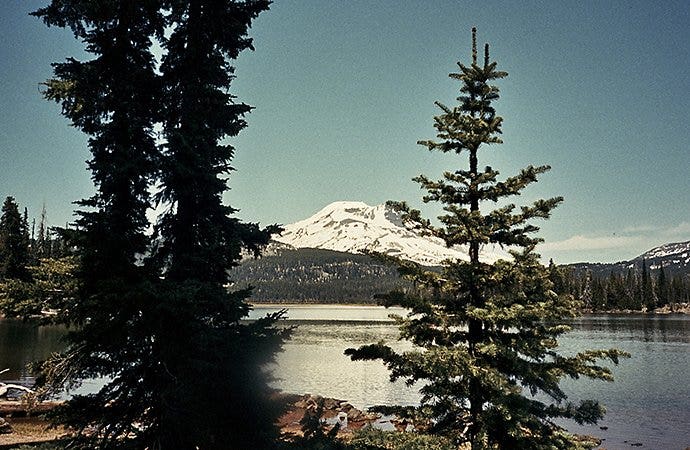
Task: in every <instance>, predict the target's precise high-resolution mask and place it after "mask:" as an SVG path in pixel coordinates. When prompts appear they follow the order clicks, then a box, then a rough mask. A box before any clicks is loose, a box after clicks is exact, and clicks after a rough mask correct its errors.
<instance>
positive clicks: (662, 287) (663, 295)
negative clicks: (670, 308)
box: [656, 261, 671, 306]
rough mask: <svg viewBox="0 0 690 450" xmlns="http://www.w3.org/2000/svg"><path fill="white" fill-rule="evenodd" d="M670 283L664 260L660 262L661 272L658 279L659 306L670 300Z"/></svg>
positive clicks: (657, 294) (666, 303) (657, 295)
mask: <svg viewBox="0 0 690 450" xmlns="http://www.w3.org/2000/svg"><path fill="white" fill-rule="evenodd" d="M670 290H671V288H670V284H669V281H668V277H667V276H666V269H664V262H663V261H661V262H660V263H659V274H658V276H657V279H656V298H657V306H666V305H668V304H669V302H670V299H669V297H670Z"/></svg>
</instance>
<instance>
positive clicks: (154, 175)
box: [34, 0, 287, 449]
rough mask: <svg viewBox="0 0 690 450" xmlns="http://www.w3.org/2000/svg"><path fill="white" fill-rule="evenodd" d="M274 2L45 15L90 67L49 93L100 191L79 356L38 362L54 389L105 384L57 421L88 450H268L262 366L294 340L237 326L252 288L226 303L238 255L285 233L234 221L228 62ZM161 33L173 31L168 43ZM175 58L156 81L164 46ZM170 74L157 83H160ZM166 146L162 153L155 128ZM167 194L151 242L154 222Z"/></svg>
mask: <svg viewBox="0 0 690 450" xmlns="http://www.w3.org/2000/svg"><path fill="white" fill-rule="evenodd" d="M267 8H268V2H267V1H248V2H236V1H229V0H227V1H222V0H221V1H216V0H214V1H181V0H180V1H177V0H121V1H117V2H112V1H105V0H103V1H85V0H53V1H52V3H51V4H50V5H49V6H48V7H46V8H43V9H40V10H38V11H37V12H36V13H34V14H35V15H37V16H39V17H41V18H42V19H43V20H44V21H45V22H46V24H48V25H55V26H61V27H69V28H70V29H71V30H72V31H73V33H74V35H75V36H76V37H77V38H79V39H81V40H82V41H83V42H84V44H85V45H86V50H87V51H88V52H89V53H91V54H92V55H94V59H92V60H89V61H78V60H76V59H73V58H70V59H68V60H67V61H66V62H64V63H60V64H55V65H54V69H55V78H54V79H53V80H50V81H48V82H47V83H46V86H47V89H46V92H45V95H46V97H47V98H48V99H52V100H55V101H57V102H59V103H61V105H62V109H63V114H64V115H65V116H67V117H68V118H69V119H70V120H71V121H72V123H73V125H74V126H75V127H77V128H79V129H81V130H82V131H83V132H85V133H86V134H88V135H89V136H90V139H89V147H90V150H91V153H92V159H91V160H90V161H89V167H90V169H91V171H92V174H93V180H94V184H95V185H96V188H97V192H96V194H95V195H94V196H93V197H91V198H89V199H87V200H83V201H81V202H80V205H81V206H82V208H83V209H82V210H81V211H79V212H78V214H79V220H78V222H77V225H78V228H79V231H78V233H76V234H75V237H76V240H75V244H76V245H77V246H78V248H79V264H78V269H77V274H76V275H77V278H78V280H79V286H78V289H77V292H76V295H75V299H74V301H72V302H70V303H69V304H67V305H65V307H64V308H62V309H61V316H60V320H61V321H62V322H64V323H66V324H68V325H69V326H71V327H72V328H71V331H70V333H69V334H68V337H67V341H68V344H69V347H68V349H67V350H66V351H65V352H63V353H62V354H60V355H56V356H55V357H53V358H52V359H51V360H49V361H46V362H45V363H44V364H43V365H42V379H43V383H44V384H45V386H46V388H47V391H48V392H50V391H51V390H52V391H58V390H60V389H63V388H65V387H73V386H76V385H79V384H80V383H82V382H83V381H84V380H86V379H89V378H94V377H102V378H103V380H104V386H103V387H102V388H101V389H100V390H98V391H97V392H95V393H91V394H85V395H76V396H74V397H72V398H71V399H70V400H69V401H68V402H67V403H66V404H65V406H64V407H62V408H60V409H58V410H57V413H56V416H55V418H56V420H57V422H58V423H60V424H63V425H67V426H69V427H70V428H71V429H73V430H74V431H75V432H76V436H75V437H74V439H73V440H72V442H71V445H72V446H75V447H80V448H118V449H119V448H142V449H143V448H149V449H196V448H202V449H216V448H217V449H228V448H252V447H254V448H269V447H271V446H272V445H273V444H274V442H275V441H274V438H275V437H276V435H277V431H276V429H275V426H274V419H275V415H276V413H277V409H276V408H275V404H274V403H273V402H272V401H270V390H269V389H268V387H267V384H266V383H267V380H268V378H269V377H268V375H267V374H266V373H265V372H263V370H262V366H263V365H264V363H266V362H267V361H269V360H270V359H271V358H272V357H273V355H274V354H275V352H276V351H277V350H278V349H279V347H280V345H281V343H282V341H283V339H284V337H285V336H286V333H287V331H285V330H280V329H277V328H275V327H274V326H273V325H274V323H275V321H276V320H277V319H278V318H279V317H280V314H276V315H272V316H269V317H266V318H264V319H261V320H258V321H254V322H250V323H241V322H240V320H241V319H243V318H244V317H246V315H247V314H248V312H249V309H250V308H249V306H248V304H247V303H246V302H245V300H246V298H247V297H248V295H249V293H250V291H249V290H243V291H239V292H228V290H227V288H226V284H227V283H228V282H229V280H228V277H227V271H228V269H230V268H231V267H232V266H233V265H235V264H237V263H238V261H239V260H240V256H241V255H240V253H241V251H242V250H249V251H251V252H255V253H256V252H258V251H259V249H260V248H261V247H262V246H263V245H265V244H266V243H267V242H268V239H269V236H270V234H271V233H272V232H273V231H274V230H275V228H274V227H269V229H265V230H262V229H260V228H259V227H258V226H257V225H255V224H244V223H241V222H240V221H239V220H237V219H234V218H231V217H230V215H231V214H232V213H234V212H235V210H234V209H232V208H230V207H227V206H224V205H223V203H222V198H221V196H222V194H223V192H224V191H225V189H226V181H225V178H223V177H224V176H226V174H227V172H228V170H229V168H230V166H229V163H230V160H231V158H232V147H229V146H224V145H220V144H219V140H220V139H222V138H224V137H227V136H235V135H237V133H238V132H239V131H240V130H241V129H242V128H244V126H245V122H244V120H243V115H244V114H245V113H247V112H248V111H249V109H250V108H249V106H247V105H244V104H240V105H236V104H234V103H233V102H232V97H231V96H230V95H229V94H228V93H227V91H228V89H229V87H230V81H231V79H232V77H233V75H232V71H233V68H232V67H231V66H230V65H229V64H228V59H234V58H236V57H237V56H238V54H239V52H240V51H242V50H244V49H246V48H250V47H251V40H250V39H249V38H248V37H247V31H248V28H249V25H250V23H251V21H252V19H254V18H255V17H256V16H257V15H258V13H259V12H261V11H263V10H265V9H267ZM164 31H165V32H166V33H167V34H168V37H167V38H166V36H165V34H164ZM156 40H157V41H158V42H159V43H161V44H162V46H163V47H164V49H165V50H166V52H167V53H166V54H165V55H164V58H163V60H164V61H163V64H162V66H161V67H160V68H159V67H157V65H156V61H155V58H154V56H153V54H152V51H151V49H152V45H153V43H154V41H156ZM159 69H160V71H159ZM156 123H161V124H162V128H163V130H164V133H163V134H164V137H165V138H166V142H165V143H163V144H161V145H157V143H156V142H155V139H154V132H153V130H154V125H155V124H156ZM155 182H160V185H161V187H162V190H161V196H160V200H161V201H162V202H163V203H164V204H165V205H166V206H168V207H169V209H168V211H167V212H166V213H165V214H164V216H163V218H162V219H161V221H160V223H159V226H158V233H157V235H156V236H155V238H156V245H154V244H153V243H152V236H150V235H148V234H147V233H146V231H147V228H148V227H149V226H150V224H149V222H148V220H147V217H146V212H147V209H148V208H150V207H151V206H152V203H153V200H152V199H151V198H150V191H151V189H152V186H153V184H154V183H155Z"/></svg>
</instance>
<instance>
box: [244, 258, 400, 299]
mask: <svg viewBox="0 0 690 450" xmlns="http://www.w3.org/2000/svg"><path fill="white" fill-rule="evenodd" d="M231 279H232V280H233V282H234V283H235V284H237V285H239V286H246V285H252V286H254V291H253V293H252V297H251V300H252V301H254V302H271V303H317V302H319V303H375V302H376V300H375V299H374V295H375V294H380V293H386V292H388V291H390V290H391V289H394V288H400V287H405V286H409V284H408V283H407V282H405V281H403V280H402V279H400V277H399V276H398V272H397V270H396V268H395V267H391V266H387V265H385V264H383V263H381V262H379V261H376V260H375V259H374V258H372V257H370V256H366V255H358V254H352V253H343V252H336V251H332V250H321V249H313V248H302V249H288V248H283V249H277V250H274V251H273V252H271V254H269V255H266V256H263V257H261V258H258V259H247V260H245V261H244V262H243V263H242V264H241V265H240V266H239V267H236V268H234V269H233V270H232V272H231Z"/></svg>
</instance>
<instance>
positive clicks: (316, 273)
mask: <svg viewBox="0 0 690 450" xmlns="http://www.w3.org/2000/svg"><path fill="white" fill-rule="evenodd" d="M274 239H275V241H274V242H272V243H271V244H270V245H269V246H268V248H267V249H266V251H265V252H264V255H263V256H262V257H261V258H258V259H251V258H248V259H246V260H245V261H244V262H243V263H242V264H241V265H240V266H239V267H237V268H235V269H233V271H232V272H231V277H232V280H233V282H234V284H235V285H236V286H239V287H243V286H247V285H252V286H254V291H253V295H252V298H251V300H252V301H255V302H275V303H288V302H296V303H302V302H304V303H307V302H308V303H316V302H321V303H375V301H376V300H375V299H374V295H376V294H382V293H386V292H388V291H390V290H392V289H395V288H405V287H410V286H409V284H408V283H407V282H405V281H403V280H401V279H400V278H399V277H398V273H397V269H396V268H395V267H393V266H387V265H385V264H383V263H381V262H380V261H377V260H374V259H373V258H371V257H369V256H366V255H362V254H361V253H360V252H361V251H363V250H373V251H377V252H380V253H384V254H388V255H392V256H396V257H399V258H403V259H408V260H411V261H415V262H418V263H420V264H423V265H427V266H437V265H439V264H440V263H441V261H442V260H443V259H446V258H453V259H455V258H457V259H462V260H467V259H468V257H467V251H466V249H464V248H462V247H460V248H457V249H455V248H454V249H448V248H447V247H446V246H445V245H444V244H443V242H442V241H440V240H438V239H434V238H429V237H425V236H420V235H418V234H416V233H414V232H412V231H410V230H409V229H407V228H406V227H405V225H404V223H403V221H402V220H401V217H400V215H399V213H398V212H397V211H395V210H393V209H392V208H390V207H389V206H387V205H378V206H369V205H367V204H365V203H362V202H335V203H332V204H330V205H328V206H326V207H325V208H323V209H322V210H321V211H319V212H317V213H316V214H314V215H313V216H311V217H309V218H307V219H304V220H302V221H299V222H295V223H293V224H289V225H286V226H285V231H284V232H283V233H282V235H280V236H274ZM506 255H507V254H506V253H505V252H502V251H500V250H497V249H491V248H489V249H487V250H485V251H484V252H483V253H482V258H483V260H484V261H485V262H492V261H495V260H496V259H498V258H506ZM508 257H509V256H508ZM643 260H644V261H646V264H647V267H648V268H649V269H650V271H652V272H653V271H657V270H658V268H659V267H660V266H661V264H663V265H664V269H665V272H666V274H667V275H668V276H669V277H673V276H675V275H678V274H680V275H686V274H690V241H688V242H678V243H672V244H665V245H662V246H659V247H656V248H653V249H651V250H649V251H647V252H645V253H643V254H642V255H640V256H638V257H636V258H633V259H631V260H629V261H620V262H617V263H612V264H604V263H589V262H585V263H577V264H569V265H566V266H565V267H568V268H571V269H573V272H574V275H575V276H580V275H583V274H585V273H586V272H587V271H591V273H592V274H593V275H594V277H596V278H603V277H608V276H610V274H611V272H613V273H615V274H625V273H626V272H627V271H628V270H629V269H631V268H636V269H637V270H638V271H639V270H640V269H641V266H642V261H643Z"/></svg>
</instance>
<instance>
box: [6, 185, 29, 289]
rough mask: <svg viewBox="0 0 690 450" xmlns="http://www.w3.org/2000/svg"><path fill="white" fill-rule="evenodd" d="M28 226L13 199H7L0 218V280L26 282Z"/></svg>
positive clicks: (27, 274)
mask: <svg viewBox="0 0 690 450" xmlns="http://www.w3.org/2000/svg"><path fill="white" fill-rule="evenodd" d="M27 234H28V224H27V221H26V218H25V217H24V218H23V217H22V215H21V214H20V213H19V205H17V202H16V201H15V200H14V197H7V198H6V199H5V202H4V203H3V204H2V215H1V216H0V280H2V279H18V280H26V279H28V278H29V272H28V270H27V268H26V266H27V265H28V264H29V259H30V258H29V241H28V239H27Z"/></svg>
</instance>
